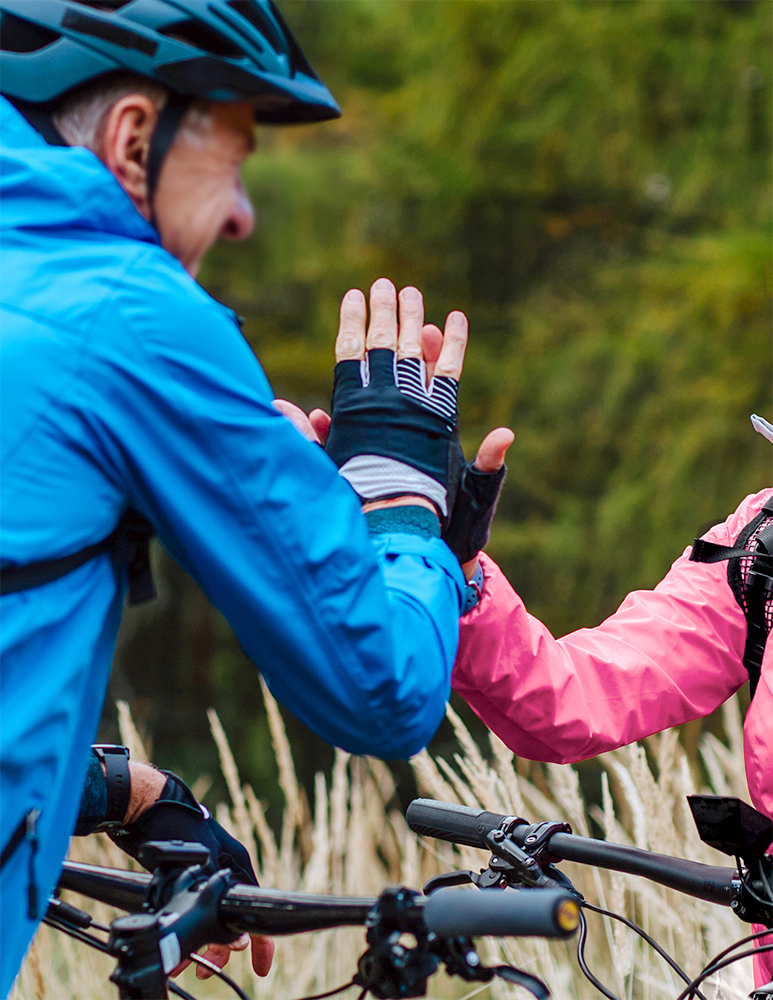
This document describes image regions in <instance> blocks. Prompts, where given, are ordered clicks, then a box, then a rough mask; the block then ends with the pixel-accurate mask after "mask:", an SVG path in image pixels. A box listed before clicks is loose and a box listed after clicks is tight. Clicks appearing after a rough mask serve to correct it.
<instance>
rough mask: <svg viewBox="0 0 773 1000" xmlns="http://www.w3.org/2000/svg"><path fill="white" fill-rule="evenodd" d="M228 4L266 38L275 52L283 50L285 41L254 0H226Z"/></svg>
mask: <svg viewBox="0 0 773 1000" xmlns="http://www.w3.org/2000/svg"><path fill="white" fill-rule="evenodd" d="M228 6H229V7H230V8H231V9H232V10H233V11H235V13H237V14H239V15H241V17H243V18H244V20H245V21H249V22H250V24H251V25H252V27H253V28H256V29H257V30H258V31H259V32H260V33H261V35H262V36H263V37H264V38H265V39H267V41H268V42H269V43H270V44H271V47H272V49H273V50H274V51H275V52H283V51H284V49H285V43H284V41H283V39H282V37H281V36H280V34H279V32H278V31H277V29H276V27H275V26H274V25H273V24H272V23H271V21H270V19H269V18H267V17H265V16H264V15H263V12H262V11H261V10H260V8H259V7H258V5H257V4H256V3H255V2H254V0H228Z"/></svg>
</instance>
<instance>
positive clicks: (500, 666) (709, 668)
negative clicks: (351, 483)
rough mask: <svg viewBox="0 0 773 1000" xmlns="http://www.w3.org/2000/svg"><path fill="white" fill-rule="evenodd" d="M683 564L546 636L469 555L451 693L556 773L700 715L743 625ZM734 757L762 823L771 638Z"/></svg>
mask: <svg viewBox="0 0 773 1000" xmlns="http://www.w3.org/2000/svg"><path fill="white" fill-rule="evenodd" d="M755 426H757V425H756V424H755ZM763 433H764V431H763ZM766 436H768V435H767V434H766ZM771 502H773V489H764V490H762V491H761V492H760V493H757V494H756V495H753V496H748V497H746V499H745V500H743V502H742V503H741V504H740V505H739V507H738V508H737V509H736V510H735V511H734V512H733V513H732V514H731V515H730V517H728V518H727V520H725V521H724V522H723V523H722V524H719V525H717V526H715V527H713V528H712V529H711V530H710V531H709V532H708V533H707V534H706V535H705V536H704V538H705V539H707V540H709V541H712V542H715V543H718V544H720V545H727V546H732V545H733V544H734V543H735V541H736V539H737V537H738V535H739V533H740V532H741V530H742V529H743V528H744V527H745V526H746V525H747V524H748V523H749V522H750V521H751V520H752V519H753V518H754V517H755V516H756V515H757V514H758V513H759V512H760V511H761V510H762V507H763V506H765V505H766V504H768V505H769V504H770V503H771ZM689 556H690V548H687V549H685V551H684V552H683V553H682V555H681V556H680V557H679V558H678V559H677V560H676V562H675V563H674V564H673V566H672V567H671V569H670V570H669V572H668V573H667V574H666V576H665V578H664V579H663V580H662V581H661V582H660V583H659V584H658V585H657V586H656V587H655V588H654V590H640V591H635V592H634V593H632V594H629V595H628V597H626V599H625V600H624V601H623V603H622V605H621V606H620V608H619V609H618V610H617V611H616V612H615V613H614V614H613V615H611V616H610V617H609V618H607V619H606V621H604V622H602V623H601V624H600V625H598V626H597V627H596V628H587V629H579V630H578V631H577V632H572V633H570V634H569V635H565V636H564V637H563V638H561V639H555V638H554V637H553V636H552V635H551V634H550V632H549V631H548V629H547V628H546V627H545V626H544V625H543V624H542V623H541V622H540V621H538V620H537V619H536V618H534V617H533V616H532V615H530V614H529V613H528V611H527V610H526V608H525V606H524V603H523V601H522V600H521V598H520V597H519V596H518V594H516V593H515V591H514V590H513V588H512V587H511V586H510V584H509V583H508V581H507V579H506V577H505V576H504V574H503V573H502V571H501V570H500V569H499V567H498V566H497V564H496V563H495V562H494V561H493V560H492V559H490V558H489V557H488V556H486V555H485V554H481V555H480V563H481V568H482V570H483V586H482V588H481V599H480V602H479V604H478V605H477V607H475V608H474V609H473V610H472V611H471V612H470V613H469V614H467V615H466V616H464V617H463V618H462V619H461V620H460V623H459V624H460V640H459V652H458V656H457V660H456V665H455V667H454V673H453V679H452V683H453V687H454V689H455V690H456V691H458V692H459V694H460V695H461V696H462V697H463V698H464V700H465V701H466V702H467V703H468V704H469V705H470V706H471V707H472V708H473V709H474V711H475V712H476V714H477V715H478V716H480V718H481V719H482V720H483V722H484V723H485V724H486V725H487V726H488V727H489V729H491V730H493V732H495V733H496V734H497V736H499V737H500V738H501V739H502V740H503V741H504V742H505V743H506V744H507V745H508V746H509V747H510V748H511V749H512V750H513V751H514V752H515V753H516V754H518V755H519V756H521V757H526V758H528V759H530V760H540V761H553V762H556V763H560V764H568V763H575V762H576V761H580V760H585V759H587V758H588V757H594V756H595V755H596V754H600V753H604V752H605V751H606V750H614V749H615V748H617V747H621V746H624V745H625V744H628V743H632V742H634V741H635V740H640V739H642V738H643V737H645V736H650V735H651V734H653V733H657V732H660V731H661V730H663V729H668V728H670V727H671V726H677V725H679V724H680V723H683V722H689V721H690V720H691V719H699V718H701V717H702V716H705V715H708V714H709V713H710V712H712V711H713V710H714V709H715V708H717V706H718V705H721V704H722V702H724V701H725V700H726V699H727V698H730V697H731V695H733V694H734V693H735V692H736V691H737V690H738V689H739V688H740V687H741V686H742V685H743V684H744V682H745V681H747V680H748V679H749V674H748V673H747V670H746V668H745V667H744V663H743V657H744V649H745V645H746V637H747V623H746V618H745V616H744V613H743V610H742V609H741V607H740V606H739V604H738V602H737V601H736V598H735V596H734V594H733V591H732V590H731V588H730V585H729V584H728V575H727V574H728V564H727V563H726V562H717V563H713V564H705V563H698V562H691V561H690V559H689ZM744 752H745V763H746V775H747V779H748V783H749V794H750V796H751V799H752V803H753V804H754V806H755V807H756V808H757V809H759V810H760V812H763V813H765V814H766V815H767V816H770V817H771V818H773V640H771V641H769V642H768V643H767V646H766V649H765V653H764V657H763V661H762V667H761V672H760V678H759V682H758V685H757V689H756V692H755V694H754V697H753V699H752V703H751V707H750V708H749V711H748V713H747V715H746V719H745V722H744ZM759 929H760V930H761V929H762V928H759ZM772 954H773V953H771V952H767V953H763V954H760V955H758V956H757V957H756V958H755V984H756V985H757V986H759V985H761V984H762V983H767V982H768V980H770V979H772V978H773V958H771V955H772Z"/></svg>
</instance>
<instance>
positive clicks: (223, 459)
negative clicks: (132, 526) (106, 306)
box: [83, 251, 464, 758]
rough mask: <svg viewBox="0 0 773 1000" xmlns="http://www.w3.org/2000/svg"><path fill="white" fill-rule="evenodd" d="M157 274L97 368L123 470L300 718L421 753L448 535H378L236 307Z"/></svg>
mask: <svg viewBox="0 0 773 1000" xmlns="http://www.w3.org/2000/svg"><path fill="white" fill-rule="evenodd" d="M159 253H160V251H159ZM146 271H147V269H145V271H143V274H142V282H141V286H142V287H141V289H140V290H139V291H138V290H136V288H135V285H136V280H135V281H132V282H130V283H128V285H127V287H125V288H121V289H120V309H117V308H115V307H114V309H113V313H114V314H115V316H116V319H115V322H117V323H120V324H122V325H123V329H122V331H121V335H120V336H113V337H107V338H105V339H104V343H102V344H101V345H100V347H99V350H98V351H96V352H95V357H96V359H97V360H96V362H95V363H96V364H97V367H98V370H97V371H96V372H93V373H91V376H90V377H89V378H88V379H84V380H83V384H84V385H85V386H87V387H88V386H97V387H101V388H98V389H97V390H96V392H97V397H96V398H95V400H94V405H93V406H89V405H84V407H83V409H84V411H85V412H89V413H91V414H92V418H91V419H92V433H93V434H94V436H95V437H96V438H97V439H98V452H99V454H100V455H101V457H102V460H103V461H104V462H105V465H106V469H107V471H108V473H109V475H111V476H113V477H115V478H116V479H117V480H118V481H119V482H120V483H121V486H122V488H124V489H125V492H126V493H127V494H128V495H129V497H130V498H131V502H132V504H133V505H134V506H135V507H136V508H137V509H139V510H140V511H141V512H142V513H144V514H145V515H146V516H147V517H148V518H149V519H150V521H151V522H152V523H153V524H154V525H155V527H156V530H157V531H158V534H159V537H160V539H161V541H162V543H163V545H164V546H165V547H166V548H167V550H168V551H169V552H170V553H171V555H172V556H173V557H174V558H175V559H176V560H177V561H178V562H179V563H180V564H181V565H182V566H183V567H184V568H185V569H186V570H187V571H188V572H189V573H190V574H191V575H192V576H193V577H194V578H195V579H196V580H197V582H198V583H199V584H200V586H201V587H202V588H203V590H204V591H205V592H206V593H207V595H208V596H209V597H210V599H211V600H212V601H213V603H214V604H215V605H216V606H217V607H218V608H219V609H220V611H221V612H222V613H223V614H224V615H225V617H226V618H227V619H228V621H229V623H230V624H231V626H232V628H233V629H234V632H235V633H236V636H237V638H238V639H239V641H240V642H241V644H242V646H243V648H244V650H245V651H246V653H247V654H248V656H249V657H250V658H251V659H252V660H253V662H254V663H255V664H256V665H257V666H258V668H259V669H260V670H261V671H262V672H263V674H264V676H265V678H266V680H267V682H268V684H269V686H270V688H271V689H272V691H273V692H274V694H275V695H276V696H277V697H278V698H279V699H280V700H281V701H282V702H283V704H285V705H286V706H287V707H288V708H289V709H290V710H291V711H292V712H293V713H294V714H295V715H297V716H298V717H299V718H300V719H302V720H303V721H304V722H305V723H306V724H307V725H308V726H310V727H311V728H312V729H314V730H315V731H316V732H317V733H319V734H320V735H321V736H322V737H324V738H325V739H326V740H328V741H329V742H331V743H334V744H336V745H338V746H341V747H343V748H345V749H346V750H349V751H351V752H354V753H368V754H374V755H377V756H381V757H387V758H397V757H407V756H409V755H410V754H412V753H415V752H417V751H418V750H419V749H420V748H421V747H422V746H424V745H425V744H426V743H427V742H428V741H429V739H430V738H431V737H432V735H433V734H434V732H435V730H436V729H437V727H438V725H439V724H440V721H441V720H442V718H443V714H444V710H445V703H446V700H447V698H448V695H449V693H450V674H451V668H452V665H453V660H454V656H455V653H456V645H457V637H458V616H459V611H460V606H461V599H462V592H463V589H464V578H463V575H462V574H461V571H460V569H459V567H458V564H457V562H456V560H455V558H454V557H453V555H452V553H451V552H450V550H449V549H448V547H447V546H446V545H445V543H444V542H442V541H441V540H440V538H421V537H415V536H410V535H405V534H393V535H383V536H380V537H379V538H378V539H377V541H376V542H373V541H371V538H370V535H369V533H368V528H367V524H366V521H365V518H364V517H363V516H362V513H361V510H360V504H359V501H358V499H357V497H356V495H355V494H354V492H353V491H352V489H351V488H350V487H349V485H348V484H347V483H346V482H345V481H344V480H343V479H341V477H340V476H339V475H338V470H337V469H336V468H335V466H334V464H333V463H332V462H331V461H330V460H329V459H328V457H327V456H326V455H325V453H324V452H323V450H322V449H321V448H320V447H319V446H318V445H316V444H311V443H309V442H308V441H305V440H304V439H303V438H302V436H301V435H300V434H299V433H298V432H297V431H296V430H295V428H294V427H293V426H292V425H291V424H290V423H289V422H288V421H287V420H286V419H285V418H284V417H282V416H281V415H280V414H279V413H278V412H277V411H276V410H275V409H274V408H273V406H272V399H273V394H272V392H271V390H270V387H269V385H268V382H267V380H266V378H265V376H264V374H263V372H262V370H261V369H260V366H259V365H258V363H257V361H256V359H255V356H254V354H253V353H252V351H251V349H250V348H249V346H248V344H247V343H246V341H244V339H243V338H242V336H241V334H240V333H239V331H238V329H237V328H236V325H235V323H234V322H233V321H232V319H231V318H229V317H228V316H227V315H225V313H224V310H223V309H222V308H221V307H220V306H218V305H217V304H215V303H214V302H213V301H212V300H211V299H210V298H209V297H208V296H206V295H205V293H203V292H202V291H201V290H200V289H196V287H195V286H192V285H191V283H190V282H189V279H187V276H184V275H182V276H179V277H176V276H175V275H174V273H173V274H172V275H171V278H170V274H169V271H170V269H169V267H168V266H167V267H165V268H164V271H165V272H166V273H162V274H160V277H159V278H158V279H157V280H156V279H154V277H153V275H152V274H148V273H146ZM175 281H176V282H177V283H179V284H180V285H181V286H182V287H181V288H180V289H179V290H176V289H175V288H173V287H172V288H171V289H170V288H169V285H170V284H171V285H174V283H175ZM154 282H155V283H154ZM148 285H150V288H148ZM183 292H184V294H181V293H183ZM165 304H166V309H167V315H166V317H164V318H165V320H166V321H165V322H164V321H163V318H162V321H160V320H159V310H160V309H163V308H164V306H165ZM181 330H182V331H184V335H183V336H181V335H180V331H181ZM127 338H131V342H132V344H133V348H132V350H129V351H127V349H126V346H125V345H126V341H127ZM112 345H115V346H112ZM105 385H109V386H110V392H109V396H110V400H111V405H110V406H109V408H108V410H107V412H106V413H105V412H104V402H103V401H104V398H105V397H106V395H108V394H107V393H106V392H105V391H104V386H105Z"/></svg>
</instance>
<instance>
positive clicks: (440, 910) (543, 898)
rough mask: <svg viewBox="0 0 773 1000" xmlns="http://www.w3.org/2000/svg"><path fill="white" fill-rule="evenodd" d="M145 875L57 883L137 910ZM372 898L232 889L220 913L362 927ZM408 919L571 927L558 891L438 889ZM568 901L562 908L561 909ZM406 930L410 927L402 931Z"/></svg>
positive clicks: (493, 928)
mask: <svg viewBox="0 0 773 1000" xmlns="http://www.w3.org/2000/svg"><path fill="white" fill-rule="evenodd" d="M150 882H151V876H150V875H146V874H144V873H141V872H123V871H118V870H115V869H112V868H100V867H98V866H95V865H86V864H81V863H79V862H77V861H65V863H64V869H63V871H62V875H61V877H60V879H59V886H60V888H62V889H70V890H72V891H74V892H78V893H81V894H82V895H85V896H88V897H90V898H91V899H96V900H98V901H99V902H102V903H108V904H110V905H112V906H117V907H119V908H120V909H122V910H127V911H128V912H130V913H137V912H140V911H141V910H142V905H143V903H144V901H145V898H146V895H147V890H148V888H149V886H150ZM378 902H379V898H378V897H367V896H365V897H352V896H350V897H346V896H322V895H312V894H310V893H304V892H282V891H279V890H277V889H261V888H257V887H255V886H250V885H232V886H231V887H230V888H229V889H228V890H227V891H226V892H225V893H224V895H223V896H222V898H221V899H220V901H219V904H218V912H219V915H220V919H221V920H222V922H223V924H225V925H226V926H228V927H229V928H231V929H233V930H234V931H236V932H237V933H243V932H244V931H247V932H250V933H253V934H255V933H257V934H269V935H272V936H278V935H282V934H299V933H303V932H305V931H318V930H325V929H328V928H332V927H343V926H354V925H363V924H365V923H366V922H367V921H368V919H369V917H370V916H371V914H372V912H373V910H374V907H376V905H377V903H378ZM413 902H414V906H415V909H414V914H415V917H416V919H418V920H419V921H422V920H423V922H424V924H425V926H426V929H427V930H429V931H432V932H434V933H435V934H437V935H439V936H441V937H457V936H460V937H475V936H478V935H494V936H498V937H499V936H502V937H507V936H513V937H516V936H518V937H520V936H526V935H530V936H539V937H551V938H566V937H569V936H570V935H571V934H572V933H573V932H574V930H575V928H576V919H575V918H576V905H575V902H574V900H573V897H572V896H571V895H570V894H569V893H568V892H563V891H541V892H529V891H526V892H507V893H477V892H476V893H472V892H467V891H458V890H443V891H441V892H437V893H435V894H434V895H433V896H432V897H430V898H429V899H425V898H424V897H422V896H416V898H415V899H414V900H413ZM567 903H570V904H571V905H570V907H569V908H568V909H567V907H566V904H567ZM405 929H406V930H408V929H409V928H408V927H406V928H405Z"/></svg>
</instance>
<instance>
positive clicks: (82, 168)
mask: <svg viewBox="0 0 773 1000" xmlns="http://www.w3.org/2000/svg"><path fill="white" fill-rule="evenodd" d="M0 136H1V137H2V139H1V141H0V151H1V153H2V170H1V171H0V196H1V197H2V202H3V210H2V227H3V228H4V229H7V228H19V229H27V230H30V229H46V230H51V229H80V230H83V229H85V230H93V231H97V232H104V233H112V234H114V235H116V236H123V237H128V238H130V239H135V240H142V241H144V242H146V243H155V244H158V243H160V239H159V235H158V232H157V230H156V229H155V227H154V226H152V225H151V224H150V222H148V220H147V219H145V218H143V216H142V215H141V214H140V213H139V212H138V211H137V209H136V208H135V207H134V205H133V204H132V201H131V199H130V198H129V196H128V195H127V194H126V192H125V191H124V190H123V188H122V187H121V185H120V184H119V183H118V181H117V180H116V179H115V177H113V175H112V174H111V173H110V171H109V170H108V169H107V167H105V165H104V164H103V163H102V162H101V161H100V160H99V159H98V158H97V157H96V156H94V154H93V153H91V152H89V150H87V149H84V148H83V147H81V146H49V145H48V143H47V142H46V140H45V139H44V138H43V136H42V135H40V133H39V132H37V131H36V130H35V129H34V128H33V127H32V126H31V125H30V124H29V122H28V121H27V120H26V119H25V118H24V117H23V116H22V115H21V114H20V113H19V112H18V111H17V110H16V108H15V107H14V106H13V105H12V104H11V102H10V101H8V100H6V99H5V98H0Z"/></svg>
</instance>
